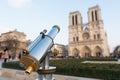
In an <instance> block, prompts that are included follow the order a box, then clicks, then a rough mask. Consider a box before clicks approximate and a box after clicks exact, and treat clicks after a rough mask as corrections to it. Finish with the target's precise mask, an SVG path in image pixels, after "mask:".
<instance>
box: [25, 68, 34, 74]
mask: <svg viewBox="0 0 120 80" xmlns="http://www.w3.org/2000/svg"><path fill="white" fill-rule="evenodd" d="M31 72H33V67H32V66H29V67H28V68H27V69H26V71H25V73H26V74H27V75H30V73H31Z"/></svg>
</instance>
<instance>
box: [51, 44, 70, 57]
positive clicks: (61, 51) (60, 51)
mask: <svg viewBox="0 0 120 80" xmlns="http://www.w3.org/2000/svg"><path fill="white" fill-rule="evenodd" d="M51 50H52V52H54V50H56V51H57V55H56V56H57V57H61V56H64V57H65V56H67V55H68V47H67V46H65V45H62V44H54V45H53V47H52V49H51ZM52 56H54V54H52Z"/></svg>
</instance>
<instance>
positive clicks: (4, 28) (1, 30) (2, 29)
mask: <svg viewBox="0 0 120 80" xmlns="http://www.w3.org/2000/svg"><path fill="white" fill-rule="evenodd" d="M10 30H13V29H10V28H8V27H4V26H0V34H1V33H5V32H8V31H10Z"/></svg>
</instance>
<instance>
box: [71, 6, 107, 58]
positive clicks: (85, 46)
mask: <svg viewBox="0 0 120 80" xmlns="http://www.w3.org/2000/svg"><path fill="white" fill-rule="evenodd" d="M69 56H80V57H91V56H95V57H106V56H109V46H108V41H107V34H106V32H105V31H104V23H103V20H102V15H101V9H100V7H99V6H98V5H97V6H94V7H92V8H89V10H88V23H83V22H82V16H81V14H80V12H79V11H75V12H71V13H70V16H69Z"/></svg>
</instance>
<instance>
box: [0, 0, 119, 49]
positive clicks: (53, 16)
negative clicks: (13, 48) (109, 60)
mask: <svg viewBox="0 0 120 80" xmlns="http://www.w3.org/2000/svg"><path fill="white" fill-rule="evenodd" d="M96 5H99V6H100V8H101V13H102V19H103V22H104V29H105V31H106V33H107V37H108V44H109V46H110V51H112V50H114V48H115V47H116V46H117V45H120V37H119V34H120V23H119V22H120V0H0V34H1V33H5V32H8V31H10V30H15V29H16V30H18V31H20V32H24V33H25V34H26V35H27V39H30V40H34V39H35V38H36V37H37V36H38V35H39V33H40V32H41V31H42V30H43V29H47V30H48V31H49V30H50V29H51V28H52V26H54V25H58V26H60V28H61V30H60V32H59V33H58V35H57V36H56V38H55V40H54V41H55V43H58V44H64V45H67V44H68V26H69V13H70V12H74V11H79V12H80V13H81V15H82V17H83V23H87V22H88V15H87V12H88V8H90V7H93V6H96Z"/></svg>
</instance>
